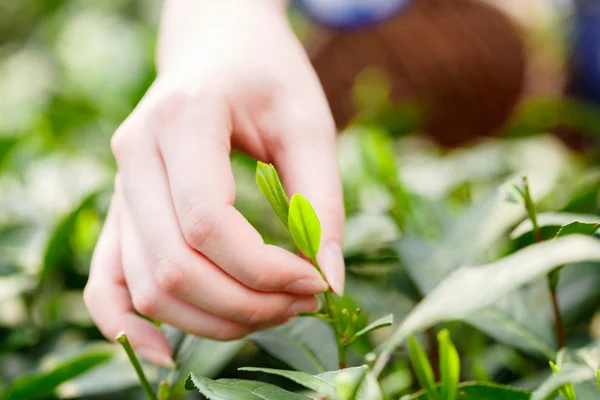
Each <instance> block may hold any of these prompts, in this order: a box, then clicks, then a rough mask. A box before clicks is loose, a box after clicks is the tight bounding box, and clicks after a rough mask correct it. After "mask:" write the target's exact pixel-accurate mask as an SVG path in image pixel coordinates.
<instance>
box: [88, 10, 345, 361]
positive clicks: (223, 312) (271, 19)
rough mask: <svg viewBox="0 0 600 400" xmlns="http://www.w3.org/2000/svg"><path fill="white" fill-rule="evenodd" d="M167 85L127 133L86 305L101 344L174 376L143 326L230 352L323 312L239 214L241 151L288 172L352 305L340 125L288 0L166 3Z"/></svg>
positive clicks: (316, 288) (116, 146)
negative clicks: (119, 343) (118, 345)
mask: <svg viewBox="0 0 600 400" xmlns="http://www.w3.org/2000/svg"><path fill="white" fill-rule="evenodd" d="M158 70H159V73H158V77H157V79H156V81H155V82H154V84H153V85H152V87H151V88H150V89H149V91H148V92H147V94H146V95H145V96H144V98H143V99H142V101H141V102H140V103H139V105H138V106H137V107H136V109H135V110H134V111H133V113H132V114H131V115H130V116H129V118H128V119H127V120H126V121H125V122H124V123H123V124H122V126H121V127H120V128H119V129H118V130H117V132H116V133H115V135H114V137H113V140H112V149H113V153H114V154H115V158H116V160H117V164H118V168H119V176H118V178H117V179H116V182H115V193H114V195H113V199H112V203H111V208H110V211H109V214H108V216H107V220H106V223H105V226H104V229H103V232H102V235H101V237H100V239H99V241H98V244H97V247H96V251H95V254H94V258H93V260H92V267H91V272H90V278H89V282H88V284H87V286H86V289H85V301H86V304H87V306H88V309H89V311H90V313H91V315H92V318H93V319H94V321H95V322H96V323H97V325H98V327H99V328H100V330H101V331H102V333H103V334H104V335H105V336H106V337H108V338H110V339H114V337H115V336H116V334H117V333H118V332H119V331H121V330H123V331H125V332H126V333H127V335H128V337H129V340H130V342H131V343H132V345H133V347H134V348H135V349H136V351H137V352H138V354H139V355H140V356H142V357H144V358H146V359H148V360H149V361H153V362H155V363H157V364H160V365H164V366H170V365H172V360H171V356H170V354H171V350H170V348H169V345H168V343H167V342H166V340H165V338H164V337H163V336H162V335H161V333H160V331H159V330H158V329H157V328H156V327H155V326H154V325H153V324H151V323H150V322H148V321H147V320H145V319H143V318H141V317H139V316H138V315H136V313H135V311H138V312H139V313H140V314H142V315H144V316H147V317H150V318H153V319H156V320H159V321H162V322H165V323H168V324H170V325H172V326H174V327H176V328H179V329H181V330H182V331H185V332H188V333H192V334H195V335H198V336H203V337H208V338H213V339H218V340H230V339H236V338H241V337H243V336H245V335H247V334H249V333H251V332H253V331H255V330H257V329H261V328H264V327H269V326H273V325H277V324H280V323H282V322H285V321H286V320H288V319H289V318H291V317H293V316H294V315H295V314H296V313H298V312H301V311H314V310H315V308H316V307H317V301H316V299H315V298H314V295H315V294H317V293H320V292H322V291H324V290H325V289H326V288H327V287H328V285H327V283H325V282H324V281H323V279H322V278H321V276H320V275H319V273H318V272H317V270H316V269H315V268H314V267H313V266H312V265H311V264H309V263H308V262H307V261H305V260H303V259H302V258H300V257H298V256H297V255H294V254H292V253H290V252H287V251H285V250H283V249H281V248H278V247H275V246H270V245H266V244H265V243H264V242H263V240H262V238H261V236H260V234H259V233H258V232H257V231H256V230H255V229H254V228H253V227H252V226H251V225H250V224H249V223H248V221H246V219H245V218H244V217H243V216H242V215H241V214H240V213H239V212H238V211H237V210H236V209H235V208H234V207H233V203H234V198H235V183H234V179H233V175H232V171H231V165H230V159H229V154H230V150H231V148H232V147H234V148H236V149H239V150H241V151H244V152H246V153H248V154H250V155H251V156H253V157H255V158H257V159H260V160H262V161H265V162H272V163H273V164H275V165H276V167H277V168H278V170H279V171H280V172H281V173H282V178H283V180H284V182H285V185H286V189H287V191H288V192H289V193H298V192H299V193H302V194H303V195H305V196H306V197H307V198H308V199H309V200H310V201H311V203H312V204H313V205H314V207H315V209H316V211H317V213H318V215H319V218H320V220H321V224H322V230H323V235H322V246H321V249H322V250H321V252H320V254H319V263H320V264H321V266H322V268H323V269H324V271H325V274H326V275H327V279H328V281H329V285H330V286H331V287H332V288H333V289H334V290H335V291H337V292H339V293H341V292H342V290H343V285H344V264H343V256H342V251H341V240H342V231H343V221H344V212H343V200H342V193H341V183H340V178H339V172H338V169H337V163H336V154H335V126H334V123H333V120H332V118H331V115H330V112H329V108H328V106H327V103H326V100H325V97H324V95H323V93H322V90H321V87H320V85H319V82H318V79H317V77H316V76H315V74H314V72H313V70H312V68H311V66H310V63H309V60H308V59H307V56H306V54H305V53H304V50H303V48H302V46H301V45H300V44H299V43H298V41H297V40H296V38H295V37H294V35H293V33H292V32H291V30H290V28H289V26H288V25H287V20H286V17H285V12H284V5H283V3H281V2H278V1H277V0H243V1H240V0H222V1H218V2H216V1H213V0H194V1H192V0H189V1H187V0H177V1H167V2H166V4H165V10H164V15H163V25H162V33H161V38H160V43H159V60H158Z"/></svg>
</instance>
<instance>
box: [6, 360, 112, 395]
mask: <svg viewBox="0 0 600 400" xmlns="http://www.w3.org/2000/svg"><path fill="white" fill-rule="evenodd" d="M111 356H112V352H109V351H104V352H100V351H95V352H90V353H87V354H83V355H81V356H78V357H75V358H73V359H71V360H68V361H65V362H63V363H61V364H59V365H58V366H56V367H54V368H53V369H52V370H50V371H47V372H41V373H38V374H35V375H29V376H24V377H21V378H18V379H17V380H15V382H13V383H12V385H11V386H10V387H9V388H8V389H7V390H6V392H5V393H4V394H3V395H2V397H0V398H1V399H2V400H26V399H42V398H47V397H50V396H51V395H52V393H53V392H54V390H55V389H56V388H57V387H58V386H59V385H60V384H61V383H63V382H65V381H68V380H69V379H73V378H74V377H76V376H78V375H81V374H83V373H84V372H86V371H88V370H90V369H92V368H94V367H96V366H98V365H99V364H102V363H103V362H105V361H107V360H108V359H109V358H110V357H111Z"/></svg>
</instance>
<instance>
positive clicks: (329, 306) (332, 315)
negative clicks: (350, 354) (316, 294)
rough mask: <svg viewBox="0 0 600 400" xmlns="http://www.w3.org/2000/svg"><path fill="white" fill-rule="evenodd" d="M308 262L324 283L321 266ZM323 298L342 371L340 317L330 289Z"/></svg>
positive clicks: (344, 360) (312, 260) (342, 350)
mask: <svg viewBox="0 0 600 400" xmlns="http://www.w3.org/2000/svg"><path fill="white" fill-rule="evenodd" d="M310 261H311V262H312V264H313V265H314V266H315V268H316V269H317V271H319V273H320V274H321V276H322V277H323V279H325V281H327V278H326V277H325V274H324V273H323V270H322V269H321V266H320V265H319V262H318V261H317V259H316V258H311V259H310ZM323 296H324V297H325V310H326V315H327V318H328V319H329V320H330V322H329V324H330V325H331V327H332V328H333V332H334V335H335V342H336V344H337V348H338V364H339V366H340V369H344V368H346V346H345V345H344V341H343V339H344V337H343V335H344V333H343V332H342V326H341V323H340V315H339V313H338V312H337V307H336V306H335V301H334V300H333V294H332V291H331V288H330V289H327V290H326V291H325V292H324V293H323Z"/></svg>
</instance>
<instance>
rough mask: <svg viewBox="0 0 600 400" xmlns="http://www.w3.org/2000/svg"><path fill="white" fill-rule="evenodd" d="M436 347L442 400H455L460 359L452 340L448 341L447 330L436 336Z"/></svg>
mask: <svg viewBox="0 0 600 400" xmlns="http://www.w3.org/2000/svg"><path fill="white" fill-rule="evenodd" d="M438 345H439V353H440V376H441V379H442V383H441V385H440V388H441V395H442V400H455V399H456V398H457V395H458V383H459V382H460V358H459V357H458V352H457V351H456V347H454V344H453V343H452V339H450V334H449V333H448V330H446V329H444V330H443V331H441V332H440V333H439V334H438Z"/></svg>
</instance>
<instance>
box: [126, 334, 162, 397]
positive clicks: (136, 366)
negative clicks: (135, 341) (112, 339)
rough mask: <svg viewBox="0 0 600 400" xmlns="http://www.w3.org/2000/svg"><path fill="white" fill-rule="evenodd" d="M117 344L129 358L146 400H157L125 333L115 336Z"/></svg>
mask: <svg viewBox="0 0 600 400" xmlns="http://www.w3.org/2000/svg"><path fill="white" fill-rule="evenodd" d="M117 342H119V343H120V344H121V346H123V349H125V352H126V353H127V356H128V357H129V361H130V362H131V364H132V365H133V368H134V369H135V372H136V373H137V376H138V379H139V380H140V383H141V385H142V389H144V392H146V396H148V398H149V399H150V400H158V399H157V397H156V393H154V389H153V388H152V385H150V382H149V381H148V379H147V378H146V374H144V370H143V369H142V365H141V364H140V361H139V360H138V358H137V356H136V355H135V352H134V351H133V347H131V343H129V339H127V335H126V334H125V332H121V333H119V334H118V335H117Z"/></svg>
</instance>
